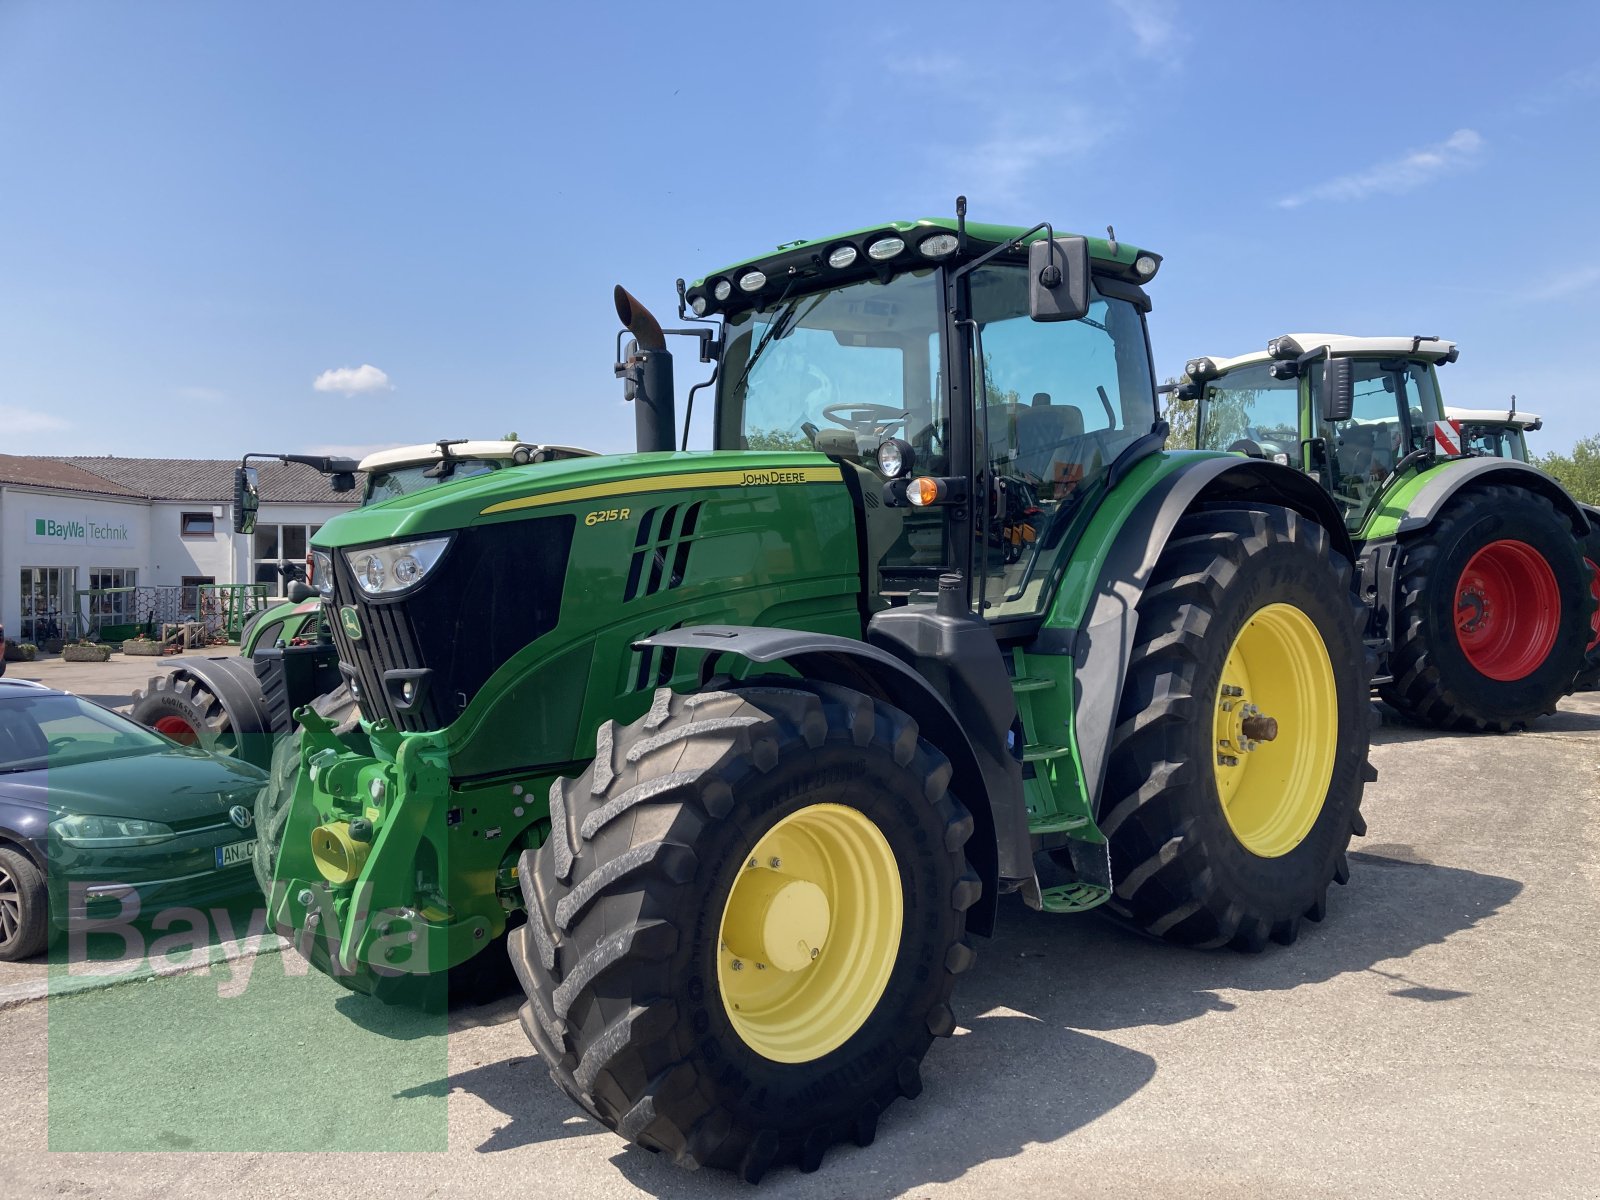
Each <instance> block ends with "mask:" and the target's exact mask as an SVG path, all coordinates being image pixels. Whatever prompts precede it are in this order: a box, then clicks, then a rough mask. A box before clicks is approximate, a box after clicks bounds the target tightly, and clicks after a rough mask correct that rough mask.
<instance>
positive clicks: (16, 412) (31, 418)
mask: <svg viewBox="0 0 1600 1200" xmlns="http://www.w3.org/2000/svg"><path fill="white" fill-rule="evenodd" d="M67 428H69V426H68V424H67V422H65V421H63V420H62V419H61V418H60V417H53V416H51V415H50V414H49V413H42V412H35V411H33V410H32V409H28V408H16V407H14V406H12V405H10V404H0V429H3V430H5V431H6V432H7V433H13V434H23V433H53V432H55V431H56V430H59V429H67Z"/></svg>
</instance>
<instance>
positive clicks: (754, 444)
mask: <svg viewBox="0 0 1600 1200" xmlns="http://www.w3.org/2000/svg"><path fill="white" fill-rule="evenodd" d="M744 440H745V448H746V449H749V450H812V449H815V447H814V446H812V444H811V439H810V438H808V437H806V435H805V434H803V433H791V432H790V431H789V430H787V429H759V428H756V427H754V426H752V427H751V428H750V431H749V432H748V433H746V434H745V438H744Z"/></svg>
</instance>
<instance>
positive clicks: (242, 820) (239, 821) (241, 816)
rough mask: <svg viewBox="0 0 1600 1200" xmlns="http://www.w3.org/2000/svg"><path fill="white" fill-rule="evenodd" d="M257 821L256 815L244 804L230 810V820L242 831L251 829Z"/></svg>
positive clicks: (236, 805)
mask: <svg viewBox="0 0 1600 1200" xmlns="http://www.w3.org/2000/svg"><path fill="white" fill-rule="evenodd" d="M255 819H256V817H255V814H254V813H253V812H251V811H250V810H249V809H248V808H246V807H245V806H244V805H242V804H235V805H234V806H233V807H232V808H230V809H229V810H228V820H230V821H232V822H233V823H234V824H235V825H237V826H238V827H239V828H240V829H249V828H250V826H251V825H253V824H255Z"/></svg>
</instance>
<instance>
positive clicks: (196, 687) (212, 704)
mask: <svg viewBox="0 0 1600 1200" xmlns="http://www.w3.org/2000/svg"><path fill="white" fill-rule="evenodd" d="M128 716H129V718H130V719H131V720H134V721H137V722H138V723H139V724H140V725H145V726H148V727H149V728H151V729H154V730H155V731H156V732H157V733H160V734H164V735H166V736H167V737H169V738H171V739H172V740H173V741H175V742H177V743H178V744H179V745H180V746H199V747H200V748H201V749H202V750H210V751H211V752H212V753H214V754H230V755H231V754H234V753H236V752H237V750H238V747H237V745H236V744H235V743H236V741H237V739H236V738H235V736H234V730H233V719H232V717H231V716H230V715H229V713H228V710H227V708H226V707H224V705H223V703H222V701H221V700H220V699H218V697H217V694H216V693H215V692H214V691H212V690H211V688H209V687H207V686H206V684H205V682H204V681H203V680H202V679H200V678H199V677H198V676H196V675H194V674H192V673H190V672H189V671H186V670H184V669H183V668H182V667H174V668H173V669H172V670H170V671H167V672H165V673H164V674H161V675H153V676H151V677H150V682H149V683H147V684H145V686H144V690H143V691H136V692H134V693H133V705H132V707H130V708H129V709H128Z"/></svg>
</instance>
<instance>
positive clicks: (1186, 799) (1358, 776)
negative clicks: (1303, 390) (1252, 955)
mask: <svg viewBox="0 0 1600 1200" xmlns="http://www.w3.org/2000/svg"><path fill="white" fill-rule="evenodd" d="M1351 574H1352V572H1351V566H1350V563H1349V562H1348V561H1346V560H1345V559H1344V558H1343V557H1341V556H1340V555H1339V554H1338V553H1337V552H1336V551H1335V550H1334V549H1333V546H1332V542H1331V540H1330V538H1329V537H1328V533H1327V530H1325V529H1324V528H1323V527H1322V526H1320V525H1318V524H1316V523H1315V522H1313V521H1310V520H1307V519H1306V518H1305V517H1302V516H1300V515H1299V514H1298V513H1295V512H1291V511H1289V510H1287V509H1282V508H1276V507H1263V508H1260V509H1240V508H1216V509H1205V510H1200V511H1196V512H1191V513H1189V514H1187V515H1186V516H1185V517H1184V518H1183V519H1182V520H1181V521H1180V522H1179V523H1178V526H1177V528H1176V529H1175V530H1174V532H1173V535H1172V538H1171V540H1170V541H1169V542H1168V543H1167V545H1166V548H1165V549H1164V550H1163V551H1162V553H1161V557H1160V559H1159V560H1158V561H1157V564H1156V568H1155V571H1154V573H1153V575H1152V577H1151V580H1150V583H1149V586H1148V587H1146V589H1145V591H1144V594H1143V596H1142V597H1141V599H1140V601H1139V608H1138V626H1137V631H1136V634H1135V641H1134V647H1133V654H1132V659H1131V661H1130V663H1129V666H1128V676H1127V682H1126V683H1125V685H1124V687H1123V692H1122V698H1121V703H1120V708H1119V712H1118V724H1117V728H1116V730H1115V732H1114V734H1113V740H1112V747H1111V753H1110V757H1109V759H1108V762H1107V774H1106V786H1105V801H1104V805H1103V808H1102V813H1103V814H1104V815H1103V816H1102V819H1101V822H1100V825H1101V828H1102V830H1103V831H1104V832H1105V834H1106V836H1107V838H1108V839H1109V841H1110V844H1111V863H1112V878H1113V879H1114V880H1115V891H1114V894H1113V896H1112V899H1111V900H1110V902H1109V905H1108V907H1109V908H1110V910H1111V911H1112V912H1113V913H1115V914H1116V915H1118V916H1120V917H1122V918H1123V919H1124V920H1126V921H1128V922H1130V923H1132V924H1133V925H1135V926H1137V927H1138V928H1140V929H1142V930H1144V931H1146V932H1148V933H1151V934H1154V935H1157V936H1159V937H1163V938H1166V939H1167V940H1169V941H1173V942H1178V943H1181V944H1183V945H1189V946H1224V945H1228V946H1233V947H1235V948H1236V949H1240V950H1248V951H1256V950H1260V949H1262V947H1263V946H1265V944H1266V942H1267V940H1268V938H1271V939H1273V940H1274V941H1277V942H1281V943H1283V944H1285V945H1287V944H1288V943H1290V942H1293V941H1294V940H1295V938H1296V937H1297V936H1298V935H1299V932H1300V923H1301V919H1302V918H1303V917H1309V918H1311V919H1312V920H1317V921H1320V920H1321V919H1322V916H1323V914H1324V912H1325V909H1326V896H1327V888H1328V883H1329V882H1330V881H1337V882H1339V883H1343V882H1345V880H1346V879H1348V878H1349V868H1348V866H1347V863H1346V859H1345V850H1346V847H1347V846H1348V845H1349V843H1350V838H1351V836H1352V835H1358V834H1361V833H1364V832H1365V831H1366V827H1365V824H1364V823H1363V821H1362V819H1361V814H1360V805H1361V793H1362V789H1363V787H1364V785H1365V783H1366V781H1367V780H1368V779H1370V778H1372V777H1373V773H1372V770H1371V768H1370V767H1369V766H1368V763H1367V748H1368V741H1369V736H1370V729H1371V721H1370V714H1369V701H1368V681H1369V679H1370V678H1371V676H1370V672H1369V670H1368V669H1367V667H1366V665H1365V664H1366V654H1365V650H1364V647H1363V645H1362V642H1361V630H1362V628H1363V626H1364V625H1365V612H1364V610H1363V609H1362V608H1361V606H1360V604H1359V603H1358V602H1357V601H1356V599H1355V596H1354V594H1353V593H1352V591H1351Z"/></svg>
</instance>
